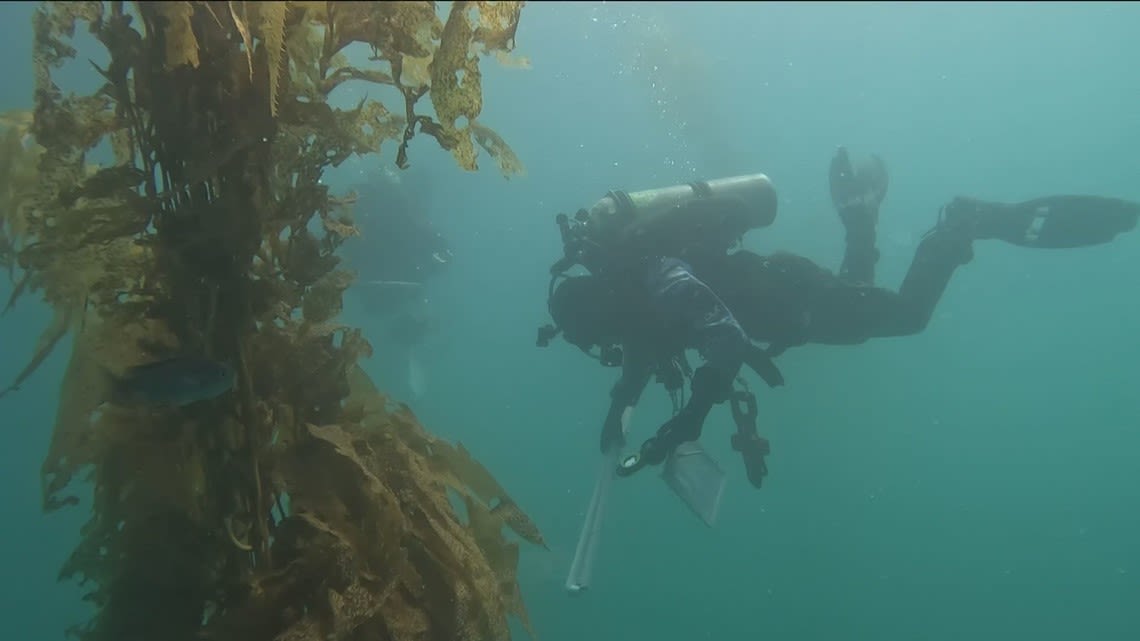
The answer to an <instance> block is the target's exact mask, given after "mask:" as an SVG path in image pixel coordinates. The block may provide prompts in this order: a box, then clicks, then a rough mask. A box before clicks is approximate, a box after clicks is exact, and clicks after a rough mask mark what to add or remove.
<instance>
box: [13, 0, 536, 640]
mask: <svg viewBox="0 0 1140 641" xmlns="http://www.w3.org/2000/svg"><path fill="white" fill-rule="evenodd" d="M521 5H522V3H513V2H510V3H508V2H502V3H493V2H455V3H452V5H451V7H450V11H449V13H448V15H447V16H446V20H444V19H441V17H440V16H439V15H438V14H437V9H436V7H435V3H431V2H257V3H254V2H136V3H131V4H129V5H125V4H124V3H122V2H110V3H102V2H67V3H63V2H59V3H56V2H47V3H43V4H42V5H41V6H40V7H39V9H38V10H37V11H36V13H35V17H34V28H35V49H34V52H33V58H34V65H35V74H36V78H35V80H36V85H35V102H34V104H35V109H34V111H33V112H32V114H31V115H30V117H29V116H28V115H27V114H15V115H11V114H10V115H9V116H8V117H6V118H5V119H4V123H3V124H4V126H5V128H4V130H3V136H2V137H0V144H2V145H3V146H4V149H3V152H4V153H3V160H0V207H2V215H3V225H2V226H0V260H2V262H3V265H4V267H5V268H6V269H7V270H8V271H9V273H10V274H11V276H12V278H13V279H14V282H15V288H14V293H13V295H12V300H10V301H9V304H11V303H12V302H14V301H15V300H16V299H17V298H19V297H21V296H23V295H27V294H30V293H35V292H39V293H40V294H41V295H42V297H43V299H44V300H45V301H46V302H47V303H48V304H49V305H50V306H51V307H52V309H53V310H54V311H55V318H54V320H53V322H52V323H51V325H50V327H49V328H48V329H47V330H46V331H45V332H44V335H43V337H42V338H41V340H40V342H39V344H38V345H37V346H36V348H35V350H34V353H33V356H32V358H31V362H30V363H29V365H28V367H27V368H25V370H24V371H23V372H21V373H20V374H19V376H18V377H17V379H16V381H15V382H14V383H13V385H12V387H11V388H9V389H8V390H6V393H7V392H10V391H12V390H13V389H16V388H17V387H18V386H19V385H20V384H21V383H22V382H23V381H25V380H26V379H27V378H28V376H29V375H31V373H32V372H33V371H34V370H35V368H36V367H37V366H38V365H39V363H41V362H42V361H43V360H44V358H46V356H47V355H48V354H49V353H50V352H51V350H52V348H53V347H54V346H55V345H57V344H58V343H59V342H60V340H61V339H62V338H63V337H64V336H65V335H66V334H67V333H68V332H69V331H71V332H72V333H73V336H74V340H73V343H72V352H71V356H70V361H69V363H68V367H67V370H66V373H65V376H64V380H63V384H62V387H61V390H60V399H59V407H58V414H57V417H56V423H55V426H54V432H53V434H52V440H51V445H50V450H49V452H48V454H47V457H46V460H45V462H44V465H43V491H44V502H45V509H46V510H48V511H51V510H55V509H58V508H60V507H62V506H66V505H73V504H76V503H78V502H79V499H78V496H79V495H80V491H79V490H80V488H78V487H76V483H74V481H75V480H77V479H78V478H79V477H80V475H84V477H85V478H86V480H88V481H89V482H90V485H89V486H87V487H90V489H91V490H92V497H93V504H92V512H91V519H90V521H89V522H88V523H87V525H86V526H85V527H84V528H83V531H82V536H81V540H80V543H79V544H78V546H77V548H76V549H75V550H74V551H73V553H72V554H71V556H70V558H69V559H68V560H67V562H66V564H65V566H64V568H63V570H62V573H61V577H62V578H70V579H77V580H79V581H80V582H81V584H83V585H84V586H85V588H86V594H87V599H89V600H90V601H91V603H92V604H93V605H94V606H95V608H96V609H95V614H94V616H93V617H92V619H91V620H90V621H89V622H87V624H85V625H84V626H82V627H81V628H79V629H77V630H75V631H74V632H75V633H76V635H77V636H78V637H79V638H80V639H83V640H84V641H134V640H142V639H146V640H148V641H150V640H153V639H164V640H179V639H218V640H226V639H242V640H255V639H280V640H282V641H284V640H290V641H292V640H296V641H303V640H309V639H313V640H316V639H321V640H323V639H394V640H395V639H440V640H443V639H447V640H452V639H478V640H484V639H504V638H508V637H509V632H508V627H507V620H508V615H510V614H515V615H517V616H519V617H520V618H521V619H522V621H523V622H524V624H526V625H527V626H528V627H529V624H528V623H527V621H526V612H525V609H524V608H523V604H522V600H521V598H520V596H519V592H518V583H517V580H516V576H515V568H516V565H517V562H518V554H519V548H518V546H517V544H516V543H514V542H512V541H509V540H507V539H506V538H504V536H503V526H504V525H505V526H507V527H509V528H510V529H512V530H514V531H515V532H516V533H517V534H518V535H519V536H521V537H522V538H523V539H525V540H528V541H530V542H532V543H536V544H542V537H541V535H540V534H539V533H538V530H537V528H536V527H535V526H534V524H533V523H532V522H531V521H530V520H529V519H528V518H527V516H526V515H525V513H523V511H522V510H521V509H519V507H518V506H517V505H516V504H515V503H514V501H513V500H512V499H511V498H510V496H508V495H507V493H506V492H505V491H504V490H503V488H502V487H501V486H500V485H499V484H498V483H497V482H496V481H495V479H494V478H493V477H492V475H491V474H490V473H489V472H488V471H487V470H486V469H484V468H483V467H482V466H481V465H480V464H479V463H478V462H476V461H475V460H474V459H472V458H471V457H470V455H469V454H468V453H467V451H466V450H465V449H464V448H463V447H462V446H461V445H452V444H450V443H447V442H444V441H441V440H439V439H437V438H435V437H433V436H431V435H430V434H429V433H428V432H427V431H426V430H425V429H424V428H423V427H422V426H421V425H420V424H419V423H418V421H417V420H416V418H415V417H414V416H413V415H412V413H411V412H410V410H409V409H408V408H406V407H404V406H401V405H396V404H393V403H392V402H390V401H389V400H388V399H386V398H385V396H384V395H383V394H382V393H381V392H380V391H378V390H377V389H376V388H375V387H374V386H373V385H372V383H371V381H370V380H369V378H368V376H367V375H366V374H365V373H364V371H363V370H362V369H361V368H360V366H359V365H358V364H357V361H358V359H359V358H361V357H362V356H367V355H368V354H369V353H370V350H371V347H370V345H369V343H368V342H367V340H366V339H365V338H364V336H363V334H362V332H361V331H360V330H358V329H354V328H351V327H346V326H343V325H341V324H338V323H337V321H336V319H337V315H338V312H339V310H340V306H341V295H342V292H343V291H344V290H345V289H346V288H347V287H349V286H350V284H351V283H352V278H353V275H352V274H351V273H350V272H348V271H346V270H344V269H341V268H339V267H338V262H339V258H338V256H337V248H338V246H339V244H340V243H341V241H342V240H343V239H344V238H346V237H347V236H350V235H352V234H354V233H355V228H354V227H353V224H352V219H351V216H350V215H348V213H347V212H345V211H344V208H343V207H342V205H343V202H342V201H339V200H337V199H336V198H335V197H333V195H331V194H330V193H329V192H328V189H327V188H326V187H325V186H324V185H323V184H322V183H321V178H322V175H323V173H324V171H325V170H326V169H327V168H329V167H335V166H336V165H338V164H339V163H340V162H342V161H343V160H345V159H346V158H348V157H349V156H351V155H353V154H372V153H377V152H379V151H380V149H381V146H382V145H383V146H384V147H385V148H387V146H388V145H389V144H392V145H394V147H395V148H394V151H395V154H396V157H397V160H398V163H399V164H400V165H401V166H404V165H406V164H407V158H408V152H407V148H408V142H409V141H410V140H411V139H412V137H413V136H416V135H418V134H421V133H422V134H427V135H429V136H432V137H434V138H435V139H436V140H437V141H438V143H439V144H440V145H441V146H442V147H443V148H444V149H447V150H449V151H450V152H451V153H452V154H454V156H455V158H456V160H457V162H458V163H459V164H460V166H462V167H463V168H465V169H475V168H476V167H477V165H476V152H475V147H474V145H473V144H472V138H473V137H474V141H475V143H478V144H479V145H481V146H484V148H485V149H486V151H487V153H489V154H491V155H492V156H493V157H496V158H498V159H500V162H501V166H502V169H503V171H504V172H508V173H509V172H511V171H514V170H517V169H519V168H520V167H519V165H518V161H517V159H516V158H515V157H514V154H513V153H511V152H510V149H509V147H507V146H506V144H505V143H504V142H503V141H502V139H501V138H500V137H499V136H498V135H497V134H495V133H494V132H493V131H491V130H490V129H488V128H487V127H486V126H485V125H483V124H481V123H479V122H477V120H476V119H477V117H478V116H479V114H480V113H481V108H482V89H481V85H480V74H479V57H478V56H479V55H485V54H495V55H500V54H504V53H505V52H507V51H509V50H510V49H511V48H513V44H514V33H515V29H516V28H517V24H518V19H519V14H520V10H521ZM81 25H82V26H85V27H86V28H87V29H88V30H89V31H90V33H91V34H92V35H93V36H94V38H95V40H97V41H98V42H99V43H101V44H102V46H104V47H105V48H106V50H107V52H108V54H109V62H108V63H107V64H106V65H105V66H99V65H95V64H94V63H92V65H93V66H94V71H92V73H98V74H100V75H101V78H102V81H103V86H102V87H101V89H100V90H99V91H97V92H96V93H95V94H93V95H74V94H72V93H64V91H63V90H62V89H61V88H60V87H58V86H57V85H56V84H55V81H54V79H53V71H54V70H55V69H56V68H58V67H59V66H60V65H61V64H62V63H63V62H64V61H66V60H68V59H72V58H74V57H75V56H76V51H75V48H74V45H73V44H71V42H72V38H73V37H74V34H75V30H76V28H77V27H78V26H81ZM352 43H364V44H365V45H367V46H368V47H370V48H371V50H372V53H373V56H372V62H374V63H376V64H375V65H374V67H369V68H361V67H357V66H352V65H350V64H349V63H348V62H347V60H346V57H345V55H344V50H345V48H346V47H347V46H348V45H350V44H352ZM348 80H361V81H365V82H371V83H382V84H386V85H390V86H392V87H395V88H397V89H398V90H399V95H401V96H402V97H403V104H402V105H401V108H402V113H399V112H398V111H397V112H392V111H389V110H388V109H387V108H386V107H385V106H384V105H383V104H382V103H380V102H378V101H370V100H364V101H361V102H360V103H358V104H356V105H355V107H353V108H352V109H347V110H346V109H338V108H336V107H334V106H333V105H332V104H330V100H329V96H330V93H332V92H333V91H334V90H335V89H336V87H337V86H339V85H341V84H342V83H344V82H345V81H348ZM424 96H428V97H429V98H430V101H431V103H432V105H433V106H434V108H435V109H434V111H435V114H436V116H435V118H433V117H431V116H430V115H426V114H424V113H421V112H420V111H419V110H418V108H419V106H420V103H419V101H420V99H421V98H423V97H424ZM462 119H465V120H466V121H465V122H463V121H462ZM101 152H103V153H105V155H106V156H108V160H107V161H105V162H101V163H98V162H95V161H96V160H99V158H98V157H97V156H98V154H99V153H101ZM311 222H319V223H320V224H319V225H312V224H310V223H311ZM176 353H194V354H200V355H206V356H209V357H212V358H216V359H220V360H226V361H228V362H230V363H233V364H235V366H236V367H237V371H238V373H239V375H238V384H237V386H236V388H235V389H234V390H233V391H232V392H230V393H227V394H226V395H224V396H222V397H219V398H217V399H213V400H209V401H202V402H199V403H195V404H192V405H188V406H185V407H183V408H168V407H146V408H144V407H132V406H118V405H109V404H107V403H104V402H103V401H104V395H103V393H102V391H101V390H103V389H104V386H103V384H102V381H105V380H106V376H107V373H116V372H121V371H123V370H124V369H126V368H128V367H130V366H132V365H135V364H139V363H142V362H146V361H149V360H153V359H155V358H159V357H161V356H163V355H168V354H176ZM11 427H12V426H10V428H11ZM451 492H454V493H457V494H458V496H459V498H460V501H461V502H462V503H463V504H464V505H465V506H466V509H464V510H462V512H465V513H466V515H465V516H463V515H460V514H459V513H458V512H457V510H456V509H455V506H454V505H453V503H452V502H451V500H450V499H449V493H451Z"/></svg>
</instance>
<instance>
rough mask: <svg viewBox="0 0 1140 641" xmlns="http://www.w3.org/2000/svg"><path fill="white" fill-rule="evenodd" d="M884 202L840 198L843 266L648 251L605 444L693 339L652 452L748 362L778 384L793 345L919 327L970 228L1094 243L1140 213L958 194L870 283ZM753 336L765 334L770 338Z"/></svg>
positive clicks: (966, 253)
mask: <svg viewBox="0 0 1140 641" xmlns="http://www.w3.org/2000/svg"><path fill="white" fill-rule="evenodd" d="M877 208H878V203H877V202H873V201H856V202H852V203H849V204H848V205H847V206H846V207H841V208H840V211H839V214H840V219H841V220H842V221H843V222H844V224H845V226H846V227H847V232H848V233H847V237H846V251H845V255H844V259H843V265H842V268H841V270H840V273H839V275H836V274H833V273H832V272H831V271H829V270H827V269H824V268H822V267H820V266H818V265H816V264H815V263H813V262H812V261H811V260H809V259H807V258H804V257H801V256H796V255H794V254H788V253H776V254H772V255H768V256H760V255H758V254H755V253H753V252H750V251H746V250H742V251H737V252H734V253H731V254H720V255H710V254H707V253H706V254H702V255H700V256H699V257H694V260H692V261H691V262H692V263H693V264H694V265H698V267H697V268H696V269H695V270H694V269H693V268H692V267H690V265H689V264H688V263H687V262H685V261H681V260H678V259H676V258H673V257H670V256H668V255H666V256H661V255H658V256H657V257H656V258H654V259H653V260H650V261H648V265H649V270H648V274H647V278H646V279H645V280H644V281H642V282H641V283H640V287H643V289H642V290H641V291H642V292H643V293H648V298H645V299H640V300H638V299H637V298H636V297H634V298H632V302H631V303H630V304H629V305H630V308H631V310H632V309H634V308H640V309H642V310H643V313H641V314H636V313H633V312H632V311H631V312H630V313H633V314H634V316H635V321H634V322H633V323H632V325H633V327H632V328H630V329H627V330H626V332H624V333H625V334H626V336H625V337H624V338H623V341H622V345H623V348H624V351H625V357H624V360H623V370H622V377H621V379H620V380H619V381H618V383H617V384H616V385H615V386H614V388H613V390H612V392H611V397H612V402H611V406H610V410H609V413H608V415H607V417H606V422H605V426H604V428H603V436H602V449H603V451H606V450H607V449H608V448H609V447H611V446H613V445H616V444H618V443H620V442H621V436H620V434H621V431H620V430H621V425H620V420H621V415H622V413H623V412H624V410H625V408H626V407H630V406H633V405H635V404H636V403H637V401H638V398H639V397H640V394H641V392H642V391H643V390H644V388H645V386H646V384H647V383H648V381H649V379H650V377H651V376H652V374H653V373H654V372H655V371H659V368H660V367H661V366H662V364H663V363H666V362H668V361H669V360H670V359H674V358H677V357H683V356H682V355H683V352H684V350H685V349H690V348H691V349H698V350H700V351H701V352H702V356H704V357H705V359H706V361H707V362H706V364H705V365H704V366H702V367H701V368H699V369H698V370H697V371H696V372H695V373H694V375H693V377H692V386H691V387H692V395H691V398H690V400H689V402H688V403H687V404H686V405H685V406H684V407H683V408H681V409H680V411H679V412H678V413H677V414H676V415H675V416H674V417H673V419H671V420H670V421H668V422H667V423H666V424H665V425H663V426H662V427H661V429H659V430H658V433H657V436H656V437H654V438H651V439H650V440H649V441H647V442H646V444H645V445H643V446H642V458H643V459H648V460H647V461H646V462H647V463H649V464H657V463H659V462H661V460H662V459H663V458H664V456H666V455H667V453H668V452H669V451H671V450H672V448H674V447H676V446H677V445H678V444H679V443H681V442H684V441H686V440H695V439H696V438H698V437H699V436H700V434H701V430H702V425H703V423H704V420H705V418H706V417H707V415H708V412H709V411H710V410H711V408H712V407H713V405H715V404H716V403H718V402H721V401H723V400H725V399H726V398H727V397H728V393H729V392H731V385H732V381H733V379H734V378H735V377H736V375H737V373H738V372H739V370H740V367H741V364H742V363H748V364H749V365H750V366H752V368H753V369H754V370H756V371H757V373H758V374H760V375H761V377H762V378H764V379H765V380H766V381H767V382H768V383H769V384H770V385H776V384H782V378H780V376H779V372H778V371H776V370H775V367H774V366H773V365H772V364H771V361H769V360H768V357H771V356H775V355H778V354H779V353H781V352H783V351H784V350H785V349H787V348H789V347H792V346H796V345H802V344H805V343H819V344H856V343H862V342H864V341H866V340H868V339H870V338H876V337H887V336H905V335H910V334H915V333H918V332H920V331H922V330H923V329H924V328H925V327H926V325H927V323H928V322H929V320H930V317H931V315H932V314H933V311H934V308H935V306H936V305H937V303H938V301H939V299H940V298H941V296H942V294H943V292H944V291H945V289H946V286H947V284H948V283H949V281H950V277H951V276H952V275H953V272H954V270H955V269H956V268H957V267H958V266H959V265H962V264H965V263H967V262H969V261H970V259H971V258H972V255H973V253H972V243H973V241H974V240H977V239H984V238H998V239H1001V240H1005V241H1007V242H1010V243H1014V244H1019V245H1023V246H1029V247H1043V248H1060V247H1076V246H1086V245H1093V244H1099V243H1103V242H1107V241H1109V240H1111V239H1112V238H1113V237H1114V236H1115V235H1116V234H1118V233H1121V232H1123V231H1127V230H1129V229H1132V228H1133V227H1135V225H1136V221H1137V218H1138V216H1140V205H1137V204H1136V203H1131V202H1127V201H1122V200H1117V199H1112V198H1102V197H1096V196H1055V197H1048V198H1042V199H1037V200H1033V201H1028V202H1025V203H1019V204H1013V205H1007V204H1000V203H986V202H983V201H978V200H974V199H967V198H958V199H955V200H954V201H953V202H952V203H951V204H950V205H948V206H947V207H945V208H944V209H943V217H942V220H941V221H940V222H939V224H938V226H937V227H936V228H935V230H933V231H932V232H931V233H930V234H928V235H927V236H926V237H925V238H924V239H923V240H922V242H921V243H920V244H919V246H918V248H917V250H916V252H915V256H914V259H913V261H912V263H911V266H910V270H909V271H908V273H907V275H906V277H905V279H904V280H903V283H902V286H901V287H900V288H899V290H898V291H897V292H896V291H891V290H888V289H884V288H881V287H875V286H874V284H873V278H874V266H875V263H876V261H877V260H878V252H877V250H876V249H875V231H874V224H875V220H876V219H877V213H878V212H877ZM694 212H697V209H694ZM697 213H698V214H699V215H705V216H707V215H708V212H707V211H705V212H697ZM664 246H666V247H669V246H670V243H669V242H665V243H664ZM668 253H675V252H668ZM643 264H644V263H643ZM634 284H635V285H638V283H637V282H635V283H634ZM646 312H647V313H646ZM752 341H755V342H757V343H767V344H768V348H767V350H761V349H760V348H759V347H757V346H756V345H754V344H753V342H752ZM760 440H762V439H760ZM647 452H648V454H647ZM746 456H747V455H746ZM761 464H762V463H761Z"/></svg>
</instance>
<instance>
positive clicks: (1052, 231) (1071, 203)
mask: <svg viewBox="0 0 1140 641" xmlns="http://www.w3.org/2000/svg"><path fill="white" fill-rule="evenodd" d="M943 215H944V223H945V224H946V225H948V226H950V227H958V226H964V227H966V228H968V229H970V233H971V236H972V238H974V239H978V240H983V239H990V238H994V239H998V240H1004V241H1005V242H1007V243H1012V244H1014V245H1021V246H1023V247H1034V248H1042V249H1068V248H1073V247H1088V246H1091V245H1101V244H1104V243H1107V242H1109V241H1111V240H1112V239H1113V238H1115V237H1116V236H1117V235H1118V234H1121V233H1124V232H1126V231H1130V230H1132V229H1134V228H1135V227H1136V222H1137V219H1140V204H1138V203H1134V202H1130V201H1127V200H1121V199H1118V198H1106V197H1103V196H1047V197H1044V198H1037V199H1034V200H1030V201H1026V202H1022V203H1016V204H1005V203H992V202H986V201H982V200H977V199H973V198H964V197H959V198H955V199H954V200H953V201H952V202H951V203H950V204H949V205H947V206H946V208H945V209H944V210H943Z"/></svg>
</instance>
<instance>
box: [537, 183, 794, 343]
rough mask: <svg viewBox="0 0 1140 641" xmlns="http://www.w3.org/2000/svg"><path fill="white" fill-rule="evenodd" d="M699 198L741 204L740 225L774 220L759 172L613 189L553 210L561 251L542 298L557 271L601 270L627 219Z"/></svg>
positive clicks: (772, 199)
mask: <svg viewBox="0 0 1140 641" xmlns="http://www.w3.org/2000/svg"><path fill="white" fill-rule="evenodd" d="M702 198H718V199H721V198H723V199H731V200H735V201H738V202H739V204H740V205H742V209H741V211H743V212H744V214H745V216H744V220H743V221H739V222H740V223H741V224H742V225H743V227H744V231H748V230H752V229H760V228H764V227H767V226H769V225H771V224H772V223H773V222H774V221H775V220H776V189H775V187H773V186H772V181H771V180H769V179H768V177H767V176H766V175H764V174H747V175H743V176H730V177H726V178H717V179H714V180H709V181H698V182H692V183H686V184H681V185H672V186H669V187H661V188H658V189H647V190H643V191H636V192H632V193H630V192H624V191H619V190H614V191H611V192H609V193H608V194H606V195H605V196H603V197H602V198H601V199H599V200H598V201H597V202H595V203H594V204H593V205H592V206H591V207H590V209H588V210H587V209H579V210H578V213H577V214H575V215H574V218H572V219H571V218H570V217H569V216H567V215H566V214H558V216H557V217H556V218H555V222H556V223H557V224H558V228H559V230H560V232H561V234H562V248H563V257H562V258H561V259H560V260H559V261H558V262H556V263H554V265H552V266H551V267H550V275H551V279H550V287H549V292H548V298H549V296H550V295H553V292H554V286H555V283H556V282H557V280H558V278H559V277H560V276H564V275H565V272H567V271H568V270H570V268H572V267H574V266H575V265H581V266H583V267H585V268H586V270H587V271H589V272H590V273H592V274H599V273H600V272H602V271H604V269H605V266H606V265H607V263H609V261H610V257H611V256H613V255H614V254H615V253H617V252H620V251H621V248H620V247H618V246H616V245H617V243H618V242H619V240H620V239H621V237H622V232H623V231H624V230H626V229H627V228H628V227H629V226H630V225H631V224H633V223H638V224H642V223H646V222H648V221H651V220H653V219H654V218H657V217H660V216H663V215H664V214H666V213H668V212H670V211H673V210H674V209H676V208H677V207H679V206H682V205H685V204H686V203H689V202H692V201H694V200H697V199H702ZM557 331H558V330H557V328H556V327H555V326H553V325H546V326H543V327H542V328H540V329H539V337H538V344H539V346H545V345H546V344H548V343H549V342H550V340H551V339H552V338H553V337H554V336H555V335H556V334H557Z"/></svg>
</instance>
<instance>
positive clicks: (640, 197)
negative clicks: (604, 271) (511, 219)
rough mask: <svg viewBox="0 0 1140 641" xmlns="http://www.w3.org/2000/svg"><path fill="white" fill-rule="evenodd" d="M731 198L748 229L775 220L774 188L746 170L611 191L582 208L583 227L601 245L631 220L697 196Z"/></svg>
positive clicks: (658, 212)
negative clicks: (744, 214) (739, 204)
mask: <svg viewBox="0 0 1140 641" xmlns="http://www.w3.org/2000/svg"><path fill="white" fill-rule="evenodd" d="M710 197H722V198H725V197H727V198H735V199H738V200H740V201H741V202H743V203H744V205H745V207H746V208H747V211H748V213H749V216H748V220H747V227H748V229H760V228H763V227H767V226H769V225H771V224H772V222H773V221H775V220H776V189H775V187H773V186H772V181H771V180H769V179H768V177H767V176H765V175H764V174H748V175H744V176H731V177H728V178H717V179H715V180H709V181H699V182H694V183H688V184H684V185H673V186H670V187H661V188H659V189H647V190H644V191H635V192H630V193H627V192H624V191H611V192H610V193H608V194H606V195H605V196H604V197H603V198H601V199H600V200H598V201H597V202H596V203H594V204H593V206H591V207H590V209H589V210H588V211H587V212H586V221H585V222H586V227H587V229H588V230H589V231H588V234H589V236H590V237H591V239H592V240H593V241H594V242H597V243H599V244H602V245H605V244H608V241H610V240H612V239H614V238H616V237H617V235H618V232H620V231H621V230H622V229H625V228H626V226H627V225H629V224H630V223H632V222H633V221H634V220H640V219H643V218H647V217H648V218H652V217H655V216H659V215H661V214H662V213H664V212H666V211H669V210H671V209H672V208H674V207H676V206H677V205H680V204H683V203H685V202H688V201H690V200H694V199H697V198H710Z"/></svg>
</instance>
